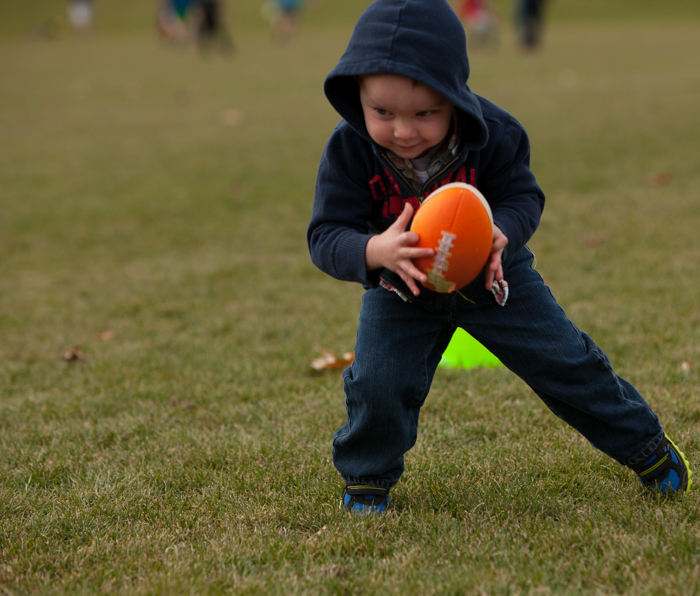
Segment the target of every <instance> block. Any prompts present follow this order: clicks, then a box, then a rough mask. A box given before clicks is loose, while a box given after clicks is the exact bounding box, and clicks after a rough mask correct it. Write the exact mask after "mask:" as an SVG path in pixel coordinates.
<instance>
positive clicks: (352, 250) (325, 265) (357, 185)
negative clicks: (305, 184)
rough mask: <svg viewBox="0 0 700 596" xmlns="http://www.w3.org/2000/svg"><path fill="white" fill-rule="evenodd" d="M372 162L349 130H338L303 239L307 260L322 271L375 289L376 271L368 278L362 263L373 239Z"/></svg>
mask: <svg viewBox="0 0 700 596" xmlns="http://www.w3.org/2000/svg"><path fill="white" fill-rule="evenodd" d="M365 145H366V146H365ZM372 161H373V160H372V153H371V148H370V147H369V145H368V144H367V143H365V142H364V141H363V140H362V139H361V138H360V137H359V136H358V135H356V134H355V133H353V132H352V131H350V130H349V129H348V127H347V125H345V126H344V125H343V123H341V124H340V125H338V127H337V128H336V129H335V131H334V132H333V135H332V136H331V138H330V140H329V141H328V145H326V149H325V150H324V152H323V156H322V157H321V164H320V166H319V170H318V177H317V179H316V192H315V196H314V205H313V211H312V214H311V222H310V223H309V228H308V230H307V234H306V238H307V242H308V245H309V252H310V254H311V260H312V261H313V263H314V264H315V265H316V266H317V267H318V268H319V269H321V271H324V272H325V273H328V274H329V275H331V276H332V277H335V278H337V279H341V280H344V281H355V282H359V283H362V284H365V285H369V286H376V285H377V283H378V279H379V277H378V272H372V274H369V273H368V272H367V265H366V261H365V247H366V245H367V241H368V240H369V239H370V237H371V234H370V231H369V222H370V219H371V217H372V203H373V199H372V193H371V190H370V187H369V184H368V182H369V178H370V176H371V174H370V169H369V168H370V166H371V163H372Z"/></svg>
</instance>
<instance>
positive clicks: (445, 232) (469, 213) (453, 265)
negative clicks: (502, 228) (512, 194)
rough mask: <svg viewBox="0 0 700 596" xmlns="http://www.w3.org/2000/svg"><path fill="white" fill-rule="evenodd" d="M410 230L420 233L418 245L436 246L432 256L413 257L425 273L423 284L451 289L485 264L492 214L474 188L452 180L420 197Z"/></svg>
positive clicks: (487, 255) (472, 278)
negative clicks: (425, 278)
mask: <svg viewBox="0 0 700 596" xmlns="http://www.w3.org/2000/svg"><path fill="white" fill-rule="evenodd" d="M411 231H412V232H416V233H417V234H418V236H420V241H419V242H418V244H417V246H420V247H429V248H432V249H434V250H435V255H434V256H432V257H427V258H423V259H416V260H415V263H416V266H417V267H418V268H419V269H420V270H421V271H424V272H425V273H427V274H428V282H427V283H425V284H423V285H424V286H425V287H427V288H429V289H431V290H435V291H436V292H441V293H445V292H452V291H453V290H458V289H460V288H463V287H464V286H466V285H467V284H469V283H470V282H472V281H474V279H475V278H476V276H477V275H479V273H480V272H481V270H482V269H483V268H484V265H486V261H487V260H488V257H489V254H490V252H491V243H492V241H493V215H492V213H491V207H489V204H488V203H487V202H486V199H485V198H484V195H482V194H481V193H480V192H479V191H478V190H477V189H476V188H474V187H473V186H470V185H469V184H464V183H463V182H453V183H452V184H446V185H445V186H441V187H440V188H438V189H437V190H436V191H435V192H433V193H431V194H430V195H429V196H428V197H427V198H426V199H425V201H423V204H422V205H421V206H420V208H419V209H418V211H416V214H415V216H414V217H413V222H412V223H411Z"/></svg>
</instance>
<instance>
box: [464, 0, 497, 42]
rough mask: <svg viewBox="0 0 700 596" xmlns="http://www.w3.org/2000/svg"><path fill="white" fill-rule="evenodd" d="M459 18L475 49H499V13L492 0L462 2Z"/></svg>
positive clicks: (467, 0)
mask: <svg viewBox="0 0 700 596" xmlns="http://www.w3.org/2000/svg"><path fill="white" fill-rule="evenodd" d="M459 17H460V19H461V20H462V23H464V26H465V28H466V30H467V40H468V41H469V45H471V46H473V47H486V46H491V47H494V48H495V47H498V29H499V23H498V13H497V12H496V9H495V8H494V6H493V2H492V0H461V2H460V5H459Z"/></svg>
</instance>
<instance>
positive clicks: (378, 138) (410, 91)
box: [359, 74, 454, 159]
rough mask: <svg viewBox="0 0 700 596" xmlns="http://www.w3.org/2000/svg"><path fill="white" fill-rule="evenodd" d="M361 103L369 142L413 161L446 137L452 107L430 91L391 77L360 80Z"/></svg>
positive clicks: (378, 75) (378, 76) (397, 77)
mask: <svg viewBox="0 0 700 596" xmlns="http://www.w3.org/2000/svg"><path fill="white" fill-rule="evenodd" d="M359 82H360V102H361V103H362V111H363V112H364V115H365V124H366V126H367V132H369V136H370V137H371V138H372V140H373V141H374V142H375V143H377V144H378V145H381V146H382V147H384V148H386V149H389V150H391V151H393V152H394V153H395V154H396V155H398V156H399V157H403V158H406V159H413V158H415V157H420V155H421V154H423V153H425V152H426V151H427V150H428V149H430V148H432V147H434V146H435V145H437V144H438V143H439V142H440V141H442V140H443V139H444V138H445V136H446V135H447V131H448V130H449V129H450V123H451V122H452V111H453V108H454V105H453V104H452V102H451V101H449V100H448V99H446V98H445V97H443V96H442V95H440V94H439V93H438V92H437V91H435V90H433V89H431V88H430V87H428V86H426V85H423V84H422V83H417V82H415V81H413V80H411V79H409V78H407V77H403V76H401V75H394V74H376V75H366V76H363V77H361V78H360V81H359Z"/></svg>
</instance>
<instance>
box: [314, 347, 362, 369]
mask: <svg viewBox="0 0 700 596" xmlns="http://www.w3.org/2000/svg"><path fill="white" fill-rule="evenodd" d="M353 360H355V352H345V353H344V354H343V356H342V358H338V356H336V355H335V354H334V353H333V352H326V350H323V355H322V356H320V357H319V358H315V359H314V360H312V361H311V368H313V369H314V370H329V369H334V368H346V367H348V366H349V365H350V364H352V361H353Z"/></svg>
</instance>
